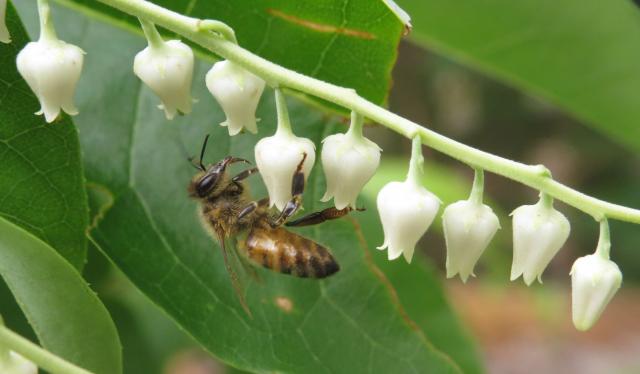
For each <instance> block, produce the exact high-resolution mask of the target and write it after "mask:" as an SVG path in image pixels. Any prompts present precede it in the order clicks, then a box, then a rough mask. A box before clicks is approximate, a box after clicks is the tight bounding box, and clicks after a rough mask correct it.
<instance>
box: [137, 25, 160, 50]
mask: <svg viewBox="0 0 640 374" xmlns="http://www.w3.org/2000/svg"><path fill="white" fill-rule="evenodd" d="M138 21H140V25H141V26H142V31H144V36H145V37H146V38H147V43H149V47H151V48H158V49H159V48H162V47H164V40H163V39H162V36H160V33H159V32H158V29H156V25H154V24H153V22H149V21H147V20H146V19H144V18H140V17H138Z"/></svg>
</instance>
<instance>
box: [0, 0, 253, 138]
mask: <svg viewBox="0 0 640 374" xmlns="http://www.w3.org/2000/svg"><path fill="white" fill-rule="evenodd" d="M5 6H6V0H0V19H1V22H0V41H2V42H5V43H6V42H9V33H8V31H7V29H6V26H5V23H4V12H5ZM38 7H39V12H40V39H39V40H38V41H37V42H31V43H28V44H27V45H26V46H25V47H24V48H23V49H22V50H21V51H20V53H19V54H18V57H17V59H16V65H17V67H18V71H19V72H20V74H21V75H22V77H23V78H24V79H25V81H27V84H28V85H29V87H30V88H31V90H32V91H33V92H34V93H35V95H36V96H37V97H38V100H39V101H40V105H41V110H40V111H39V112H38V113H37V114H44V116H45V119H46V121H47V122H53V121H54V120H55V119H56V118H57V117H58V116H59V115H60V111H61V110H62V111H64V112H66V113H67V114H69V115H76V114H78V110H77V108H76V106H75V105H74V103H73V97H74V94H75V90H76V85H77V83H78V80H79V78H80V75H81V72H82V65H83V59H84V52H83V51H82V50H81V49H80V48H78V47H76V46H74V45H72V44H68V43H65V42H63V41H61V40H59V39H58V37H57V36H56V33H55V30H54V27H53V23H52V21H51V15H50V10H49V5H48V3H47V2H41V3H39V5H38ZM140 24H141V25H142V29H143V31H144V34H145V36H146V38H147V41H148V46H147V47H146V48H145V49H144V50H142V51H140V52H138V54H136V56H135V58H134V62H133V72H134V73H135V75H136V76H137V77H138V78H140V80H141V81H142V82H143V83H144V84H145V85H147V86H148V87H149V88H150V89H151V90H152V91H153V92H154V93H155V94H156V95H157V96H158V97H159V98H160V101H161V104H160V105H159V106H158V108H160V109H162V110H163V111H164V113H165V116H166V118H167V119H168V120H171V119H173V118H174V117H175V116H176V114H188V113H190V112H191V107H192V104H193V102H194V99H193V98H192V96H191V84H192V80H193V68H194V55H193V51H192V50H191V48H190V47H189V46H187V45H186V44H184V43H183V42H181V41H180V40H168V41H165V40H163V39H162V37H161V36H160V34H159V33H158V30H157V29H156V27H155V25H154V24H153V23H151V22H149V21H147V20H143V19H140ZM205 80H206V86H207V88H208V89H209V91H210V92H211V94H212V95H213V97H214V98H215V99H216V100H217V101H218V102H219V104H220V106H221V107H222V110H223V111H224V113H225V115H226V116H227V120H226V121H225V122H223V123H222V124H221V125H223V126H227V127H228V129H229V135H236V134H238V133H240V132H241V131H242V130H243V129H247V130H248V131H249V132H251V133H254V134H255V133H257V130H258V129H257V126H256V118H255V111H256V108H257V106H258V102H259V100H260V96H261V95H262V91H263V90H264V86H265V82H264V81H263V80H262V79H260V78H258V77H256V76H255V75H253V74H251V73H249V72H248V71H246V70H244V69H243V68H242V67H240V66H239V65H236V64H234V63H232V62H231V61H220V62H218V63H216V64H214V65H213V67H212V68H211V70H210V71H209V72H208V73H207V75H206V79H205Z"/></svg>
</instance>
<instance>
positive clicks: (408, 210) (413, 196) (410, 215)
mask: <svg viewBox="0 0 640 374" xmlns="http://www.w3.org/2000/svg"><path fill="white" fill-rule="evenodd" d="M377 205H378V213H379V214H380V220H381V221H382V229H383V231H384V243H383V244H382V246H380V247H378V249H380V250H383V249H385V248H387V249H388V252H387V255H388V257H389V260H395V259H396V258H398V257H400V255H401V254H403V255H404V258H405V260H407V262H408V263H411V259H412V257H413V252H414V250H415V246H416V244H417V243H418V240H420V238H421V237H422V235H424V233H425V232H427V229H428V228H429V226H431V223H432V222H433V219H434V218H435V217H436V214H437V213H438V209H439V208H440V200H439V199H438V198H437V197H436V196H435V195H434V194H432V193H431V192H429V191H428V190H427V189H426V188H424V187H422V186H419V185H417V184H415V183H413V182H411V181H406V182H391V183H388V184H387V185H385V186H384V187H383V188H382V189H381V190H380V192H379V193H378V199H377Z"/></svg>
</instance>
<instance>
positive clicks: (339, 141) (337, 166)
mask: <svg viewBox="0 0 640 374" xmlns="http://www.w3.org/2000/svg"><path fill="white" fill-rule="evenodd" d="M362 120H363V119H362V117H360V116H359V115H358V114H356V113H354V114H353V116H352V125H351V126H352V127H351V129H350V130H349V131H348V132H347V133H346V134H335V135H330V136H328V137H326V138H325V139H324V140H323V141H322V144H323V145H322V166H323V168H324V174H325V176H326V180H327V190H326V192H325V194H324V197H322V201H329V200H330V199H331V198H332V197H333V199H334V204H335V206H336V209H344V208H346V207H348V206H349V207H351V208H355V207H356V198H357V197H358V193H360V190H362V188H363V187H364V185H365V184H367V182H368V181H369V179H371V177H373V174H375V172H376V169H377V168H378V165H379V164H380V147H378V145H376V143H374V142H372V141H371V140H369V139H366V138H364V137H363V136H362V127H361V126H362V123H361V122H362Z"/></svg>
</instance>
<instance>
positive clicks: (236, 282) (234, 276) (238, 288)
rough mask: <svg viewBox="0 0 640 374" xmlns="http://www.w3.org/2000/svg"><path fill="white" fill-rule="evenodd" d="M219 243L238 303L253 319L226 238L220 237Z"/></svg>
mask: <svg viewBox="0 0 640 374" xmlns="http://www.w3.org/2000/svg"><path fill="white" fill-rule="evenodd" d="M218 242H219V243H220V249H221V250H222V257H223V259H224V267H225V268H226V269H227V273H229V278H231V285H232V286H233V289H234V291H235V293H236V296H238V301H240V305H242V309H244V311H245V312H246V313H247V314H248V315H249V317H253V315H252V314H251V310H249V306H248V305H247V301H246V299H245V298H244V287H243V286H242V282H241V281H240V278H238V273H237V272H236V271H235V269H234V268H233V266H232V265H231V262H230V261H229V255H228V254H227V252H228V250H227V245H226V240H225V238H224V236H221V235H218Z"/></svg>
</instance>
